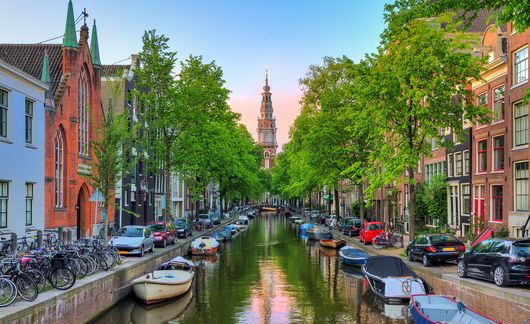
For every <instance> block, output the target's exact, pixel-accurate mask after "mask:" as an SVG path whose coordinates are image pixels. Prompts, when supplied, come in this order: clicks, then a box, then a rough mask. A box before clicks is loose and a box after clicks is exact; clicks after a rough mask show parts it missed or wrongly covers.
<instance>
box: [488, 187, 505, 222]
mask: <svg viewBox="0 0 530 324" xmlns="http://www.w3.org/2000/svg"><path fill="white" fill-rule="evenodd" d="M491 208H492V213H491V220H492V221H502V186H491Z"/></svg>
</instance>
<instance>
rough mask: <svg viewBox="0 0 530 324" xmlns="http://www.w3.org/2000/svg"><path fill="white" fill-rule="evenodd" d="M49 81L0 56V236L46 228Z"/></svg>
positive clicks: (32, 232)
mask: <svg viewBox="0 0 530 324" xmlns="http://www.w3.org/2000/svg"><path fill="white" fill-rule="evenodd" d="M48 88H49V87H48V84H47V83H46V82H43V81H41V80H39V79H37V78H35V77H34V76H31V75H30V74H28V73H25V72H23V71H22V70H20V69H18V68H16V67H14V66H11V65H9V64H7V63H5V62H4V61H2V60H1V59H0V156H1V158H0V236H2V235H7V234H11V233H15V234H16V235H17V236H18V237H23V236H25V235H26V234H27V233H29V234H30V235H34V234H35V233H34V231H35V230H38V229H41V230H42V229H43V228H44V124H45V120H44V119H45V116H44V114H45V113H44V103H45V92H46V90H48Z"/></svg>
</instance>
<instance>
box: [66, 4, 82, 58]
mask: <svg viewBox="0 0 530 324" xmlns="http://www.w3.org/2000/svg"><path fill="white" fill-rule="evenodd" d="M63 47H71V48H79V45H77V36H76V32H75V21H74V7H73V5H72V0H70V1H68V12H67V14H66V26H65V28H64V37H63Z"/></svg>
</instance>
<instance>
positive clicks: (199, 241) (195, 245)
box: [191, 236, 219, 255]
mask: <svg viewBox="0 0 530 324" xmlns="http://www.w3.org/2000/svg"><path fill="white" fill-rule="evenodd" d="M218 248H219V242H218V241H217V240H216V239H214V238H213V237H210V236H201V237H198V238H196V239H195V240H193V242H191V254H194V255H212V254H216V253H217V249H218Z"/></svg>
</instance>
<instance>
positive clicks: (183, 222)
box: [175, 220, 186, 226]
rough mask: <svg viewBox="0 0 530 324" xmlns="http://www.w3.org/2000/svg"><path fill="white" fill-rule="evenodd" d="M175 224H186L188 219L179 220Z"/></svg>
mask: <svg viewBox="0 0 530 324" xmlns="http://www.w3.org/2000/svg"><path fill="white" fill-rule="evenodd" d="M175 225H177V226H186V221H185V220H178V221H176V222H175Z"/></svg>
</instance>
